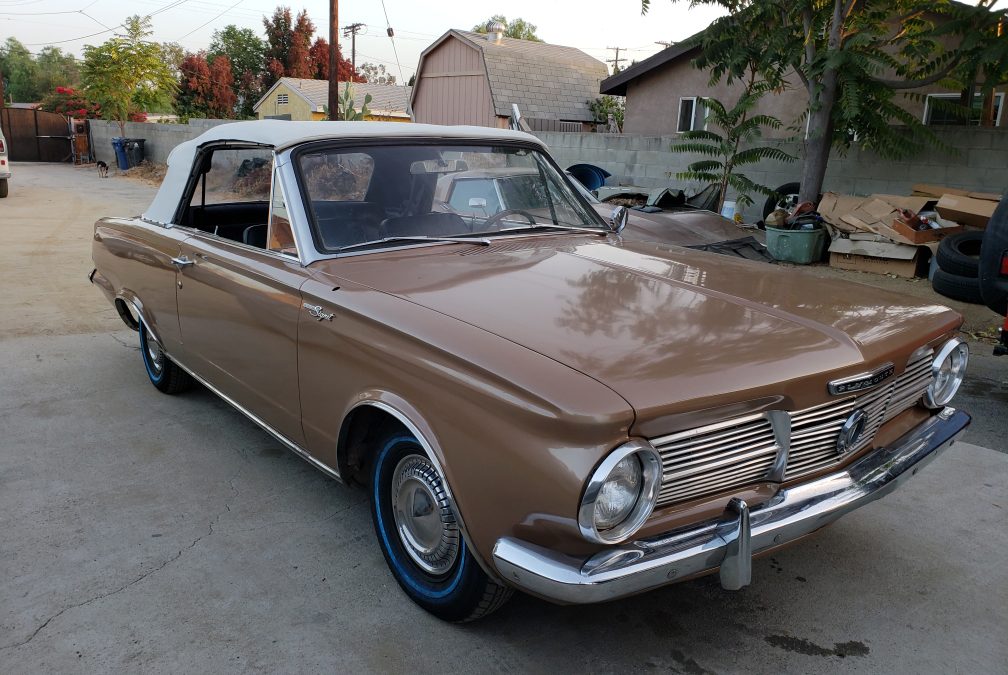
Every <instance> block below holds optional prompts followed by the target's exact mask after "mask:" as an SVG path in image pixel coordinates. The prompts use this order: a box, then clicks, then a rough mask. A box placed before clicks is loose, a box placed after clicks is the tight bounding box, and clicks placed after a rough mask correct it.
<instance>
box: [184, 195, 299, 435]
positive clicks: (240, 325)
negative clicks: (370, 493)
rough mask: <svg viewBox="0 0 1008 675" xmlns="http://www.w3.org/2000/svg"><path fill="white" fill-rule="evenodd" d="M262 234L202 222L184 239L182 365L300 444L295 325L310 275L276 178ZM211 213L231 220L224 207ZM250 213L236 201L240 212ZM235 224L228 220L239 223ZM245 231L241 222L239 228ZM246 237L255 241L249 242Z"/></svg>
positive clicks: (252, 224) (218, 206)
mask: <svg viewBox="0 0 1008 675" xmlns="http://www.w3.org/2000/svg"><path fill="white" fill-rule="evenodd" d="M273 180H274V182H273V183H272V189H271V191H270V197H269V202H268V203H269V205H270V208H269V213H268V216H267V222H263V223H249V224H248V227H247V228H245V230H246V231H248V228H258V227H260V226H261V228H262V236H258V235H246V237H244V240H243V241H235V240H233V239H229V238H226V237H223V236H220V235H219V234H214V231H215V230H216V231H219V228H217V227H216V226H215V225H214V223H212V222H209V221H207V222H204V223H202V225H201V228H200V229H194V230H193V231H192V236H190V237H189V238H188V239H186V240H185V241H184V242H182V255H183V256H184V257H185V258H186V260H187V262H188V263H189V264H187V265H185V266H184V267H183V269H181V271H180V272H179V284H178V312H179V323H180V326H181V331H182V342H183V353H184V361H183V362H184V363H186V364H187V365H188V366H189V367H190V368H191V369H193V370H195V371H196V373H197V374H198V375H199V376H200V377H202V378H203V379H204V380H206V381H207V382H208V383H209V384H210V385H211V386H212V387H213V388H215V389H217V390H218V391H219V392H220V393H221V394H223V395H224V396H226V397H227V398H229V399H231V400H232V401H233V402H235V403H237V404H238V405H240V406H241V407H243V408H245V409H246V410H247V411H248V412H250V413H251V414H253V415H254V416H255V417H257V418H259V420H261V421H262V422H265V423H266V424H267V425H269V426H270V427H272V428H273V430H274V431H276V432H278V433H279V434H280V435H282V436H284V437H285V438H287V439H288V440H290V441H292V442H294V443H295V444H299V445H300V444H301V443H302V441H303V433H302V429H301V406H300V401H299V394H298V371H297V329H298V316H299V314H300V312H301V309H302V308H301V299H300V298H301V296H300V291H299V289H300V287H301V285H302V284H303V283H304V282H305V280H306V279H307V273H306V271H305V268H304V267H303V266H302V265H301V262H300V260H299V257H298V255H297V248H296V244H295V242H294V240H293V235H292V233H291V231H290V226H289V221H288V220H287V214H286V208H285V206H284V204H285V200H284V197H283V189H282V188H281V187H280V185H279V184H278V183H277V182H275V181H276V178H275V177H274V179H273ZM216 206H217V208H215V209H214V211H213V213H214V214H215V215H211V216H209V217H210V218H214V217H217V218H220V219H221V220H222V221H233V220H234V219H233V218H229V215H228V209H227V207H226V206H220V205H216ZM243 208H244V209H245V211H248V209H247V208H246V207H238V206H236V210H238V211H241V210H242V209H243ZM233 224H234V223H233V222H229V225H233ZM239 229H240V228H239ZM245 241H248V242H249V243H245Z"/></svg>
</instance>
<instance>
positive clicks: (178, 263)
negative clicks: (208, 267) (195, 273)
mask: <svg viewBox="0 0 1008 675" xmlns="http://www.w3.org/2000/svg"><path fill="white" fill-rule="evenodd" d="M171 262H172V265H175V267H178V268H179V269H182V268H183V267H189V265H195V264H196V261H195V260H189V258H187V257H185V256H181V257H179V258H172V259H171Z"/></svg>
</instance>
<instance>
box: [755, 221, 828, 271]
mask: <svg viewBox="0 0 1008 675" xmlns="http://www.w3.org/2000/svg"><path fill="white" fill-rule="evenodd" d="M825 244H826V231H825V230H823V229H822V228H819V229H817V230H781V229H779V228H776V227H767V229H766V247H767V251H769V253H770V255H772V256H773V257H774V259H776V260H781V261H783V262H790V263H796V264H798V265H808V264H809V263H813V262H816V261H818V260H819V259H820V258H822V254H823V246H824V245H825Z"/></svg>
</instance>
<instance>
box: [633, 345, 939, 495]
mask: <svg viewBox="0 0 1008 675" xmlns="http://www.w3.org/2000/svg"><path fill="white" fill-rule="evenodd" d="M931 360H932V352H930V351H929V352H927V353H917V354H915V357H914V361H913V362H911V363H910V364H909V365H907V367H906V370H905V371H904V372H903V373H902V374H901V375H900V376H899V377H897V378H895V380H893V381H892V382H888V383H886V384H885V385H884V386H881V387H878V388H876V389H873V390H871V391H868V392H865V393H863V394H859V395H857V396H851V397H848V398H845V399H842V400H839V401H830V402H829V403H825V404H823V405H819V406H815V407H812V408H806V409H805V410H797V411H794V412H791V413H788V415H789V416H790V422H791V428H790V439H791V441H790V448H789V451H788V462H787V468H786V471H785V473H784V480H791V479H793V478H799V477H801V476H805V475H808V474H811V473H815V472H817V471H821V470H823V469H827V468H829V467H831V466H834V465H837V464H840V463H841V462H843V461H844V459H845V458H846V457H848V456H850V454H852V453H856V452H860V451H861V450H864V449H865V448H866V447H868V445H870V444H871V443H872V441H873V440H874V439H875V434H876V433H877V432H878V430H879V428H880V427H881V426H882V425H883V424H884V423H885V422H888V421H889V420H891V419H893V418H894V417H896V416H897V415H899V414H900V413H902V412H904V411H905V410H907V409H909V408H911V407H913V406H914V405H916V403H917V402H918V401H919V400H920V399H921V397H922V396H923V395H924V391H925V390H926V389H927V387H928V385H929V384H930V383H931V377H932V375H931ZM858 408H861V409H862V410H864V412H865V414H866V415H867V416H868V420H867V424H866V425H865V430H864V432H863V433H862V437H861V440H860V441H859V442H858V443H857V445H855V446H854V447H853V448H852V449H851V450H850V451H849V452H848V453H845V454H844V455H842V456H841V455H840V454H838V453H837V438H838V436H839V434H840V430H841V428H842V427H843V425H844V422H846V420H847V419H848V418H849V417H850V415H851V413H853V412H854V410H856V409H858ZM773 414H775V413H770V415H773ZM785 422H786V420H785ZM778 431H780V430H779V429H778ZM651 443H652V445H654V447H655V449H656V450H658V452H659V454H660V455H661V459H662V486H661V490H660V492H659V494H658V506H664V505H665V504H670V503H672V502H680V501H685V500H688V499H694V498H696V497H701V496H703V495H707V494H714V493H716V492H721V491H725V490H731V489H735V488H739V487H742V486H744V485H748V484H752V483H758V482H760V481H763V480H766V479H767V477H768V475H769V474H770V472H771V469H773V467H774V461H775V459H776V458H777V454H778V452H779V450H780V448H779V446H778V444H777V442H776V438H775V435H774V427H773V425H772V424H771V421H770V418H769V415H767V414H754V415H748V416H746V417H740V418H737V419H732V420H726V421H724V422H719V423H717V424H711V425H708V426H704V427H699V428H697V429H690V430H688V431H681V432H677V433H674V434H669V435H667V436H662V437H660V438H654V439H652V440H651ZM777 471H779V468H778V469H777Z"/></svg>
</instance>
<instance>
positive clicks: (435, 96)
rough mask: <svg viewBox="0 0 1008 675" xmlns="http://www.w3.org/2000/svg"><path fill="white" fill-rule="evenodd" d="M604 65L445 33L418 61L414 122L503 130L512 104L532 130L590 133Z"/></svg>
mask: <svg viewBox="0 0 1008 675" xmlns="http://www.w3.org/2000/svg"><path fill="white" fill-rule="evenodd" d="M607 74H608V70H607V69H606V65H605V64H604V63H602V62H601V61H599V60H598V59H595V58H592V57H591V56H588V54H585V53H584V52H583V51H581V50H580V49H575V48H574V47H563V46H560V45H551V44H547V43H545V42H532V41H529V40H515V39H512V38H508V37H504V36H503V35H501V34H500V33H495V32H491V33H487V34H485V35H484V34H481V33H473V32H469V31H463V30H454V29H453V30H449V31H448V32H447V33H445V34H444V35H442V36H441V37H439V38H438V39H437V40H435V41H434V43H433V44H431V45H430V46H429V47H427V49H425V50H424V51H423V53H422V54H421V55H420V63H419V65H418V66H417V76H416V82H415V85H416V86H414V87H413V95H412V99H411V103H412V107H413V114H414V118H415V119H416V121H417V122H427V123H432V124H473V125H477V126H485V127H506V126H507V122H508V117H509V116H510V115H511V106H512V104H517V105H518V109H519V111H520V112H521V114H522V116H523V117H524V119H525V121H526V122H527V123H528V124H529V126H530V127H531V128H532V129H533V130H543V131H588V130H590V127H591V126H592V124H593V117H592V114H591V111H590V110H589V108H588V101H589V100H593V99H595V98H597V97H598V95H599V93H598V91H599V83H600V82H601V81H602V80H603V79H604V78H605V77H606V75H607Z"/></svg>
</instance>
